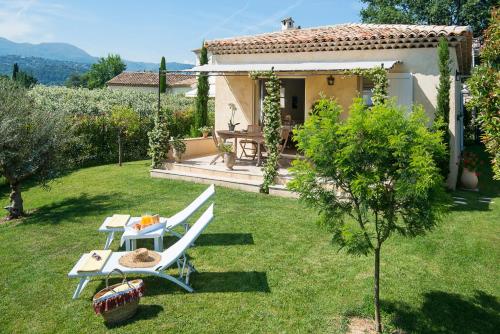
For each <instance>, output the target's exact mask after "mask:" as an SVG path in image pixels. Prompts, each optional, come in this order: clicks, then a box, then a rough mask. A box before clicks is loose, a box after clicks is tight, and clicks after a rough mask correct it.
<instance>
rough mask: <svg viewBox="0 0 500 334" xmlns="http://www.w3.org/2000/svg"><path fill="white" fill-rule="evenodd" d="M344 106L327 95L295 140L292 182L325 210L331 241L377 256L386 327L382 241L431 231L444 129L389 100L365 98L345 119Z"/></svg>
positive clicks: (438, 209) (440, 192)
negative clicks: (367, 103)
mask: <svg viewBox="0 0 500 334" xmlns="http://www.w3.org/2000/svg"><path fill="white" fill-rule="evenodd" d="M341 112H342V108H341V107H340V106H339V105H338V104H337V102H336V101H334V100H332V99H327V98H322V99H320V100H319V101H318V102H317V103H316V104H315V106H314V110H313V112H312V114H311V116H310V118H309V119H308V120H307V121H306V122H305V124H304V125H303V126H302V127H301V128H298V129H295V130H294V139H295V140H296V142H297V145H298V149H299V151H300V152H301V153H303V155H304V157H305V159H301V160H296V161H294V162H293V166H292V172H293V174H294V179H293V180H292V181H291V182H290V183H289V187H290V188H291V189H292V190H293V191H296V192H298V193H299V195H300V198H301V199H302V200H303V201H305V202H306V203H307V204H308V205H310V206H312V207H314V208H316V209H317V210H318V211H319V212H320V214H321V215H320V216H321V221H322V222H323V223H324V224H326V226H328V227H329V228H330V229H331V231H332V232H333V241H334V242H335V243H336V244H337V245H338V246H339V247H340V248H343V249H345V250H346V251H347V252H348V253H350V254H358V255H369V254H371V253H373V254H374V305H375V321H376V324H377V332H379V333H380V332H381V330H382V326H381V320H380V306H379V283H380V257H381V249H382V245H383V243H384V242H385V241H386V240H387V239H388V238H389V237H391V236H392V235H394V234H401V235H403V236H409V237H412V236H416V235H420V234H423V233H424V232H425V231H427V230H430V229H431V228H432V227H434V226H435V224H436V223H437V222H438V221H439V220H440V218H441V217H442V214H443V213H444V212H445V210H446V208H447V205H446V202H447V196H446V194H445V191H444V185H443V178H442V176H441V174H440V170H439V167H438V166H437V164H436V162H435V161H436V158H438V157H440V156H442V155H443V154H445V146H444V144H443V142H442V137H443V133H442V132H438V131H435V132H433V131H430V130H429V129H428V128H426V126H425V124H428V119H426V116H425V113H424V111H423V109H422V108H421V107H415V108H414V110H413V112H412V113H410V115H406V110H405V109H403V108H401V107H397V106H396V105H395V103H394V101H387V102H384V103H380V104H376V105H374V106H373V107H371V108H367V107H366V106H365V105H364V104H363V102H362V100H361V99H358V100H356V101H355V103H354V104H353V105H352V106H351V108H350V116H349V118H348V119H347V120H342V119H341V118H340V114H341Z"/></svg>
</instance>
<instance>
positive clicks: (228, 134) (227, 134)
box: [217, 130, 264, 166]
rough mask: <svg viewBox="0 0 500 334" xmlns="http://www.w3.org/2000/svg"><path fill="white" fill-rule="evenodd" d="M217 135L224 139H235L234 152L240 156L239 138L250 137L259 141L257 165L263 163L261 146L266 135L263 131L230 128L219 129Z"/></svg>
mask: <svg viewBox="0 0 500 334" xmlns="http://www.w3.org/2000/svg"><path fill="white" fill-rule="evenodd" d="M217 135H218V136H219V137H220V138H222V140H223V141H226V140H227V139H234V153H235V154H236V157H238V138H243V139H250V140H253V141H254V142H256V143H257V166H260V164H261V151H260V146H261V145H262V144H264V135H263V134H262V132H245V131H229V130H219V131H217Z"/></svg>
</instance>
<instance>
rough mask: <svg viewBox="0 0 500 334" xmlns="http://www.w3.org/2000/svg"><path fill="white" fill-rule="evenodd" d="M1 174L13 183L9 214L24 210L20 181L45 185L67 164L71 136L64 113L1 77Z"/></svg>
mask: <svg viewBox="0 0 500 334" xmlns="http://www.w3.org/2000/svg"><path fill="white" fill-rule="evenodd" d="M0 101H2V102H1V103H0V133H1V136H0V175H3V176H4V178H5V179H6V180H7V182H8V184H9V186H10V190H11V192H10V204H9V205H8V206H7V207H6V208H5V209H6V210H7V211H8V212H9V214H8V218H10V219H13V218H18V217H20V216H22V215H23V214H24V206H23V198H22V196H21V185H22V184H23V182H25V181H27V180H32V181H35V182H38V183H41V184H42V185H46V184H47V182H48V181H49V180H50V179H52V178H53V177H55V176H57V175H58V174H59V172H60V171H61V170H62V169H63V167H64V166H66V164H65V163H64V162H63V157H62V152H63V148H64V145H65V143H66V141H67V139H68V138H69V136H68V135H67V134H68V131H67V130H68V128H67V126H66V124H67V122H66V121H65V117H64V114H63V113H61V112H60V111H56V110H53V109H51V108H46V107H45V106H43V105H41V104H40V103H37V102H36V101H35V100H34V99H32V98H31V97H29V96H28V93H27V90H26V89H25V88H23V87H21V86H20V85H19V84H18V83H16V82H15V81H12V80H9V79H3V78H0Z"/></svg>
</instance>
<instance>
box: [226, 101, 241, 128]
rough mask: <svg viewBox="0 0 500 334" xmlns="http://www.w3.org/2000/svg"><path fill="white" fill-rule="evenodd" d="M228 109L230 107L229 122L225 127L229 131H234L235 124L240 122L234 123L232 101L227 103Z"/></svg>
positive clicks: (234, 107)
mask: <svg viewBox="0 0 500 334" xmlns="http://www.w3.org/2000/svg"><path fill="white" fill-rule="evenodd" d="M229 109H231V118H229V123H227V127H228V128H229V131H234V128H235V127H236V125H238V124H240V123H234V113H235V112H236V106H235V105H234V103H229Z"/></svg>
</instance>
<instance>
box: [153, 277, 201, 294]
mask: <svg viewBox="0 0 500 334" xmlns="http://www.w3.org/2000/svg"><path fill="white" fill-rule="evenodd" d="M158 276H159V277H161V278H164V279H166V280H169V281H170V282H173V283H175V284H177V285H179V286H180V287H181V288H183V289H184V290H186V291H188V292H193V291H194V289H193V288H192V287H191V286H190V285H188V284H186V283H184V282H183V281H181V280H179V279H177V278H175V277H172V276H170V275H167V274H164V273H158Z"/></svg>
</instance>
